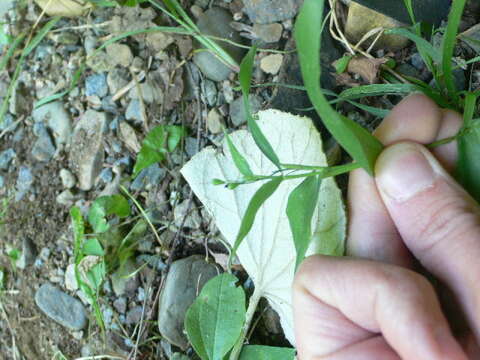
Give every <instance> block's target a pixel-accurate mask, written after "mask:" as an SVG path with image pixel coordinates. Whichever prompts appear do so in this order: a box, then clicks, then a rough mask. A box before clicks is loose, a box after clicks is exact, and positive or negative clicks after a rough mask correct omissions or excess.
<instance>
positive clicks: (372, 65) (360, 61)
mask: <svg viewBox="0 0 480 360" xmlns="http://www.w3.org/2000/svg"><path fill="white" fill-rule="evenodd" d="M386 62H387V59H385V58H380V59H369V58H366V57H363V56H362V57H358V56H357V57H354V58H352V59H351V60H350V62H349V63H348V68H347V70H348V72H350V73H353V74H358V75H360V76H361V77H362V79H363V80H365V81H366V82H368V83H369V84H375V83H376V82H377V80H378V74H379V72H380V66H382V65H383V64H385V63H386Z"/></svg>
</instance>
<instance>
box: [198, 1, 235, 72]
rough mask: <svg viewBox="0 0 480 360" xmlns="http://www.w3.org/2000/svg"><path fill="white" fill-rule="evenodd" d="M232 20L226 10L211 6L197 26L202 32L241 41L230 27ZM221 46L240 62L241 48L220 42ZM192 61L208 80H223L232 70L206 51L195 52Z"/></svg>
mask: <svg viewBox="0 0 480 360" xmlns="http://www.w3.org/2000/svg"><path fill="white" fill-rule="evenodd" d="M232 21H233V18H232V16H231V15H230V14H229V13H228V12H227V11H226V10H224V9H221V8H217V7H213V8H211V9H209V10H207V11H205V12H204V13H203V15H202V16H200V18H199V19H198V23H197V26H198V28H199V29H200V32H201V33H203V34H206V35H212V36H218V37H221V38H224V39H228V40H232V41H234V42H237V43H241V42H242V38H241V37H240V35H239V34H238V33H237V32H236V31H235V30H233V29H232V28H231V27H230V23H231V22H232ZM196 46H197V48H201V46H200V45H198V44H197V45H196ZM222 48H223V49H224V50H225V51H227V52H228V53H229V54H230V56H231V57H232V58H233V59H235V60H236V61H237V62H238V63H240V61H241V60H242V56H243V54H244V50H243V49H241V48H239V47H235V46H233V45H231V44H227V43H222ZM193 61H194V62H195V64H196V65H197V66H198V67H199V68H200V70H201V71H202V73H203V74H204V75H205V76H206V77H207V78H208V79H210V80H214V81H222V80H225V79H226V78H228V76H229V75H230V73H231V72H232V70H231V69H230V68H229V67H228V66H226V65H225V64H224V63H222V62H221V61H220V60H218V59H217V58H216V57H215V55H213V54H211V53H209V52H208V51H201V52H197V53H196V54H195V55H194V57H193Z"/></svg>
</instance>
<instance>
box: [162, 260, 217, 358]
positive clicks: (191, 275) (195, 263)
mask: <svg viewBox="0 0 480 360" xmlns="http://www.w3.org/2000/svg"><path fill="white" fill-rule="evenodd" d="M218 273H219V270H218V269H217V267H216V266H215V265H213V264H209V263H207V262H205V257H204V256H201V255H194V256H190V257H188V258H185V259H181V260H177V261H175V262H174V263H173V264H172V266H171V268H170V271H169V272H168V275H167V278H166V280H165V287H164V288H163V290H162V293H161V295H160V299H159V303H158V310H159V311H158V327H159V330H160V334H161V335H162V336H163V337H164V338H165V339H166V340H168V341H169V342H170V343H171V344H173V345H176V346H178V347H180V348H181V349H183V350H185V349H186V348H187V347H188V341H187V338H186V336H185V333H184V331H183V329H184V320H185V314H186V312H187V309H188V307H190V305H191V304H192V303H193V301H194V300H195V298H196V296H197V294H198V293H199V292H200V290H201V289H202V287H203V286H204V285H205V283H206V282H207V281H208V280H210V279H211V278H212V277H214V276H216V275H218Z"/></svg>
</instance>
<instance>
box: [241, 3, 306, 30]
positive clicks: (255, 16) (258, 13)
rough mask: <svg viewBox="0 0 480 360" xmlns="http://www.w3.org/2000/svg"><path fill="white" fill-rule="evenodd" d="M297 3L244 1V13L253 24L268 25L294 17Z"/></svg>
mask: <svg viewBox="0 0 480 360" xmlns="http://www.w3.org/2000/svg"><path fill="white" fill-rule="evenodd" d="M299 3H300V2H299V1H296V0H263V1H258V0H244V1H243V4H244V5H245V7H244V11H245V12H246V13H247V15H248V17H249V18H250V20H251V21H252V22H253V23H255V24H270V23H274V22H278V21H284V20H288V19H292V18H293V17H295V15H296V14H297V11H298V6H299Z"/></svg>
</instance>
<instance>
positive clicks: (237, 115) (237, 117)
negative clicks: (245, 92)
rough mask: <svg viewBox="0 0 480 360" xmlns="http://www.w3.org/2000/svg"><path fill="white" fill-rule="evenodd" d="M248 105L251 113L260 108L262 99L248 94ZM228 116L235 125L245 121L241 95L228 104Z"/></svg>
mask: <svg viewBox="0 0 480 360" xmlns="http://www.w3.org/2000/svg"><path fill="white" fill-rule="evenodd" d="M250 107H251V110H252V113H256V112H258V111H259V110H260V109H261V108H262V100H261V99H260V98H259V97H258V96H257V95H250ZM230 118H231V119H232V123H233V125H234V126H235V127H238V126H241V125H243V124H245V123H246V122H247V116H246V113H245V107H244V105H243V96H240V97H239V98H237V99H235V100H234V101H233V102H232V103H231V104H230Z"/></svg>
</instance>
